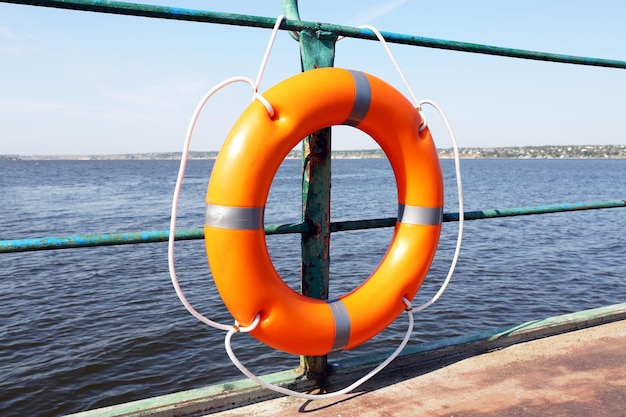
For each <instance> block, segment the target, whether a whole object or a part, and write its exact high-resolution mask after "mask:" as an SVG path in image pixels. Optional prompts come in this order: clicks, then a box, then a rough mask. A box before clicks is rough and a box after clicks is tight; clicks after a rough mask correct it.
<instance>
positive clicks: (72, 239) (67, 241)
mask: <svg viewBox="0 0 626 417" xmlns="http://www.w3.org/2000/svg"><path fill="white" fill-rule="evenodd" d="M619 207H626V200H609V201H597V202H586V203H573V204H555V205H546V206H535V207H519V208H509V209H493V210H479V211H466V212H465V213H464V217H465V220H484V219H495V218H499V217H513V216H528V215H533V214H549V213H561V212H568V211H581V210H598V209H607V208H619ZM443 221H444V222H457V221H459V213H444V215H443ZM395 224H396V218H395V217H386V218H381V219H367V220H349V221H343V222H332V223H330V232H331V233H334V232H345V231H352V230H363V229H376V228H383V227H393V226H395ZM288 233H304V234H306V233H308V226H307V224H306V223H304V222H300V223H289V224H266V225H265V234H266V235H281V234H288ZM169 236H170V233H169V230H161V231H145V232H128V233H107V234H93V235H82V236H62V237H44V238H35V239H15V240H0V253H15V252H29V251H44V250H56V249H76V248H89V247H95V246H113V245H136V244H139V243H156V242H167V241H168V239H169ZM199 239H204V229H203V228H195V229H180V230H177V231H176V235H175V240H199Z"/></svg>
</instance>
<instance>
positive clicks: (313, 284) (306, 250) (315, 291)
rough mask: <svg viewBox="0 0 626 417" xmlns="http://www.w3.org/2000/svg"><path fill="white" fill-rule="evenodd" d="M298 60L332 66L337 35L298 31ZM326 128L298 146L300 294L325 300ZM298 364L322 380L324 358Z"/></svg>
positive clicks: (290, 9)
mask: <svg viewBox="0 0 626 417" xmlns="http://www.w3.org/2000/svg"><path fill="white" fill-rule="evenodd" d="M282 5H283V12H284V13H285V16H286V17H287V18H288V19H297V20H299V19H300V17H299V15H298V8H297V0H282ZM299 40H300V60H301V64H302V71H309V70H315V69H316V68H323V67H332V66H333V64H334V60H335V42H336V41H337V36H336V35H333V34H331V33H325V32H321V31H301V32H300V34H299ZM330 156H331V131H330V127H327V128H324V129H322V130H319V131H317V132H314V133H312V134H311V135H310V136H308V137H306V138H305V139H304V141H303V145H302V217H303V221H304V222H305V223H306V224H307V225H308V233H303V234H302V270H301V280H300V285H301V292H302V294H304V295H306V296H309V297H313V298H319V299H324V300H325V299H328V285H329V266H330V256H329V251H330V161H331V158H330ZM300 365H301V366H302V368H303V369H304V371H305V373H306V375H307V377H308V378H312V379H314V378H318V379H323V378H324V376H325V375H326V372H327V368H328V363H327V357H326V356H303V357H301V359H300Z"/></svg>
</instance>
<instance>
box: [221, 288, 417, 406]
mask: <svg viewBox="0 0 626 417" xmlns="http://www.w3.org/2000/svg"><path fill="white" fill-rule="evenodd" d="M402 302H403V303H404V304H405V305H407V306H411V302H410V301H409V300H408V299H407V298H405V297H402ZM406 313H407V316H408V318H409V325H408V328H407V331H406V333H405V335H404V338H403V339H402V342H401V343H400V345H399V346H398V347H397V348H396V350H394V351H393V353H392V354H391V355H389V357H388V358H387V359H385V360H384V361H383V362H381V363H380V364H379V365H378V366H377V367H376V368H374V369H372V370H371V371H370V372H368V373H367V374H366V375H365V376H363V377H361V378H360V379H358V380H357V381H356V382H353V383H352V384H350V385H349V386H347V387H345V388H343V389H341V390H339V391H335V392H331V393H327V394H307V393H304V392H298V391H294V390H290V389H288V388H284V387H280V386H278V385H274V384H271V383H269V382H266V381H264V380H262V379H261V378H259V377H258V376H256V375H255V374H253V373H252V372H251V371H250V370H249V369H248V368H246V367H245V365H243V364H242V363H241V361H240V360H239V359H238V358H237V356H236V355H235V353H234V352H233V348H232V346H231V340H232V337H233V335H234V334H235V333H237V332H236V331H235V329H234V328H232V329H231V330H230V331H229V332H228V333H227V334H226V337H225V338H224V347H225V348H226V353H227V354H228V357H229V358H230V360H231V361H232V362H233V364H234V365H235V366H236V367H237V369H239V370H240V371H241V373H243V374H244V375H245V376H247V377H248V378H249V379H250V380H252V381H254V382H256V383H257V384H259V385H261V386H262V387H263V388H267V389H269V390H272V391H274V392H278V393H280V394H284V395H289V396H292V397H298V398H303V399H305V400H324V399H329V398H336V397H338V396H340V395H344V394H347V393H349V392H351V391H353V390H354V389H355V388H358V387H359V386H361V385H362V384H363V383H365V382H367V381H369V380H370V379H371V378H372V377H373V376H374V375H376V374H377V373H379V372H380V371H381V370H383V369H384V368H385V367H386V366H387V365H389V363H391V361H393V360H394V359H395V358H396V357H397V356H398V355H399V354H400V352H402V350H404V347H405V346H406V345H407V343H408V342H409V339H410V338H411V333H413V326H414V323H415V321H414V318H413V312H412V311H411V309H409V308H407V310H406ZM258 317H259V315H258V314H257V318H258ZM255 321H257V320H256V319H255ZM257 324H258V322H257ZM253 326H254V327H256V325H255V323H252V325H251V326H248V328H252V327H253ZM241 330H242V332H243V331H244V328H242V329H241ZM252 330H254V329H251V330H250V331H252Z"/></svg>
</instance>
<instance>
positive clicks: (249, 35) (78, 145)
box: [0, 0, 626, 154]
mask: <svg viewBox="0 0 626 417" xmlns="http://www.w3.org/2000/svg"><path fill="white" fill-rule="evenodd" d="M142 3H153V4H162V5H171V6H176V7H185V8H192V9H206V10H214V11H224V12H231V13H244V14H253V15H260V16H269V17H276V16H277V15H279V14H280V13H281V5H280V0H272V1H253V0H247V1H244V0H229V1H210V0H203V1H201V0H180V1H173V0H172V1H169V2H166V1H163V0H159V1H158V2H157V1H154V2H149V1H142ZM300 15H301V18H302V19H303V20H309V21H322V22H329V23H338V24H344V25H350V26H356V25H359V24H370V25H374V26H376V27H378V28H379V29H380V30H382V31H391V32H398V33H404V34H412V35H417V36H424V37H432V38H439V39H446V40H457V41H465V42H474V43H483V44H489V45H496V46H503V47H511V48H520V49H529V50H538V51H545V52H555V53H563V54H570V55H581V56H591V57H598V58H609V59H618V60H626V25H625V24H624V16H626V2H622V1H618V0H612V1H608V0H598V1H595V2H588V1H585V2H583V1H579V0H575V1H569V0H568V1H565V0H558V1H557V0H555V1H546V0H527V1H524V2H504V1H500V0H492V1H478V0H477V1H464V0H457V1H450V0H441V1H428V2H427V1H413V0H392V1H380V0H360V1H337V0H332V1H331V0H301V1H300ZM269 35H270V31H269V30H266V29H252V28H240V27H230V26H223V25H209V24H202V23H191V22H176V21H165V20H157V19H147V18H139V17H128V16H115V15H105V14H99V13H87V12H76V11H66V10H57V9H49V8H38V7H33V6H22V5H13V4H6V3H0V63H1V64H0V154H115V153H130V152H166V151H180V150H181V147H182V143H183V139H184V134H185V130H186V128H187V124H188V122H189V119H190V116H191V114H192V112H193V109H194V108H195V106H196V103H197V102H198V100H199V99H200V97H202V95H203V94H204V93H205V92H206V91H207V90H208V89H209V88H211V87H212V86H213V85H215V84H216V83H218V82H220V81H222V80H223V79H225V78H228V77H231V76H234V75H245V76H248V77H250V78H253V79H254V78H255V77H256V74H257V71H258V66H259V63H260V61H261V58H262V55H263V51H264V48H265V45H266V43H267V40H268V38H269ZM391 48H392V50H393V52H394V54H395V55H396V58H397V60H398V61H399V63H400V65H401V66H402V68H403V69H404V71H405V73H406V75H407V77H408V78H409V81H410V83H411V85H412V87H413V89H414V90H415V92H416V94H417V96H418V97H419V98H429V99H433V100H435V101H437V102H438V103H439V104H440V105H441V106H442V107H443V108H444V110H445V111H446V113H447V116H448V118H449V120H450V122H451V123H452V126H453V127H454V129H455V132H456V134H457V136H458V140H459V142H460V146H462V147H473V146H521V145H552V144H574V145H581V144H626V133H625V132H626V117H625V116H624V113H625V109H626V105H625V104H624V101H625V98H626V70H619V69H607V68H596V67H579V66H573V65H568V64H555V63H545V62H534V61H526V60H518V59H509V58H500V57H493V56H486V55H476V54H467V53H457V52H451V51H442V50H435V49H429V48H417V47H407V46H401V45H392V46H391ZM335 64H336V66H340V67H347V68H351V69H360V70H364V71H367V72H370V73H372V74H374V75H377V76H379V77H381V78H383V79H385V80H387V81H388V82H390V83H391V84H393V85H396V86H397V87H398V89H400V90H401V91H404V87H403V86H402V84H401V82H400V79H399V78H398V76H397V75H396V73H395V72H394V69H393V67H392V65H391V63H390V62H389V60H388V59H387V58H386V55H385V54H384V52H383V49H382V48H381V46H380V45H378V44H376V43H375V42H371V41H363V40H355V39H345V40H343V41H341V42H340V43H339V44H338V47H337V58H336V63H335ZM298 71H299V56H298V46H297V44H296V42H295V41H294V40H292V39H291V37H290V36H289V35H288V34H287V33H286V32H280V33H279V36H278V39H277V42H276V45H275V48H274V51H273V53H272V56H271V58H270V62H269V65H268V69H267V73H266V75H265V78H264V81H263V84H262V86H261V90H264V89H267V88H269V87H270V86H271V85H273V84H274V83H277V82H279V81H280V80H281V79H284V78H286V77H288V76H290V75H293V74H295V73H297V72H298ZM249 100H250V92H249V90H248V88H247V87H245V86H244V85H239V86H234V87H230V88H228V89H226V90H224V91H222V92H220V93H219V94H218V95H216V96H215V98H214V100H213V101H212V102H211V103H210V105H209V106H208V107H207V109H206V111H205V113H204V114H203V116H202V119H201V121H200V123H199V125H198V131H197V134H196V136H195V137H194V142H193V143H192V150H198V151H200V150H218V149H219V147H220V145H221V143H222V141H223V139H224V137H225V135H226V134H227V132H228V130H229V128H230V126H231V125H232V123H233V122H234V120H236V118H237V117H238V115H239V114H240V112H241V110H242V109H243V108H244V107H245V105H246V104H247V103H248V102H249ZM429 118H430V120H431V127H432V129H433V130H434V134H435V138H436V141H437V142H438V146H439V147H449V146H450V142H449V140H448V138H447V137H446V135H445V132H443V131H442V130H441V127H440V124H439V123H437V122H436V121H435V118H436V116H435V114H434V113H433V112H429ZM333 140H334V146H335V148H336V149H362V148H372V147H374V146H375V143H374V142H373V141H372V140H371V139H369V138H366V137H363V136H362V135H359V134H358V133H357V132H356V130H355V129H348V128H341V129H337V132H336V133H335V135H334V139H333Z"/></svg>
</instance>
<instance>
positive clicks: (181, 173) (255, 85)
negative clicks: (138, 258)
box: [167, 16, 284, 331]
mask: <svg viewBox="0 0 626 417" xmlns="http://www.w3.org/2000/svg"><path fill="white" fill-rule="evenodd" d="M283 19H284V16H279V17H278V19H276V24H275V25H274V30H273V31H272V36H271V37H270V41H269V43H268V45H267V48H266V50H265V55H264V57H263V61H262V62H261V67H260V69H259V73H258V75H257V81H256V82H254V81H252V80H251V79H250V78H248V77H232V78H228V79H226V80H224V81H222V82H221V83H219V84H217V85H215V86H214V87H213V88H211V89H210V90H209V91H208V92H207V93H206V94H205V95H204V96H203V97H202V99H200V102H199V103H198V105H197V106H196V109H195V111H194V112H193V115H192V116H191V120H190V121H189V125H188V127H187V134H186V135H185V143H184V145H183V152H182V155H181V158H180V168H179V170H178V177H177V179H176V186H175V187H174V197H173V200H172V215H171V218H170V232H169V238H168V246H167V260H168V265H169V272H170V278H171V280H172V285H173V286H174V290H175V291H176V295H178V298H179V299H180V301H181V303H182V304H183V306H185V308H186V309H187V311H189V313H191V315H193V316H194V317H195V318H197V319H198V320H200V321H201V322H203V323H205V324H207V325H209V326H211V327H214V328H216V329H220V330H225V331H228V330H231V329H232V328H233V326H231V325H227V324H221V323H218V322H215V321H213V320H211V319H209V318H207V317H205V316H204V315H202V314H201V313H199V312H198V311H197V310H196V309H195V308H194V307H193V306H192V305H191V303H190V302H189V300H187V297H186V296H185V293H184V292H183V290H182V288H181V287H180V283H179V282H178V277H177V276H176V268H175V266H174V264H175V257H174V241H175V235H176V218H177V212H178V200H179V197H180V190H181V188H182V184H183V179H184V177H185V170H186V168H187V160H188V157H189V148H190V145H191V137H192V136H193V130H194V128H195V126H196V123H197V122H198V118H199V117H200V113H201V112H202V109H203V108H204V106H205V105H206V103H207V102H208V101H209V99H210V98H211V97H212V96H213V95H214V94H215V93H217V92H218V91H219V90H221V89H222V88H224V87H226V86H228V85H230V84H233V83H236V82H244V83H247V84H248V85H250V87H252V97H253V100H258V101H260V102H261V103H262V104H263V106H265V108H266V109H267V113H268V114H269V116H270V117H274V108H273V107H272V105H271V104H270V102H269V101H267V100H266V99H265V97H263V96H261V95H260V94H259V93H258V90H259V84H260V82H261V79H262V77H263V73H264V72H265V67H266V65H267V60H268V58H269V54H270V51H271V49H272V46H273V45H274V40H275V39H276V33H277V32H278V27H279V26H280V23H281V22H282V21H283Z"/></svg>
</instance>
